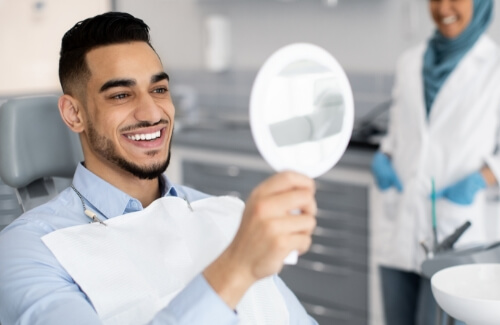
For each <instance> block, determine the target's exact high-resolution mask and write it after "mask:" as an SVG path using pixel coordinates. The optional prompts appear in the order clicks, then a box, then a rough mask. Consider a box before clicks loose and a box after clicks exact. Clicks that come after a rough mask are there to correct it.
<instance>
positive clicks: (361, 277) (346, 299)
mask: <svg viewBox="0 0 500 325" xmlns="http://www.w3.org/2000/svg"><path fill="white" fill-rule="evenodd" d="M172 158H175V159H173V160H172V162H171V167H172V168H171V167H169V171H168V173H171V174H169V176H170V178H175V177H177V179H176V180H175V181H176V182H179V183H182V184H184V185H187V186H190V187H193V188H196V189H198V190H201V191H203V192H206V193H209V194H212V195H235V196H238V197H240V198H241V199H243V200H245V199H246V198H247V197H248V195H249V194H250V192H251V191H252V189H253V188H254V187H255V186H256V185H257V184H259V183H260V182H261V181H263V180H264V179H266V178H267V177H269V176H270V175H271V174H272V173H273V171H272V170H271V169H270V168H269V167H268V166H267V164H266V163H265V162H264V161H263V160H262V159H261V158H260V157H259V156H258V155H257V154H256V155H248V154H237V153H236V154H234V153H228V152H224V151H215V150H209V151H206V152H204V151H203V150H199V149H189V148H182V147H177V148H174V153H173V155H172ZM172 173H173V174H175V175H172ZM350 173H351V174H352V175H354V174H356V175H358V174H359V173H358V172H352V171H351V172H350ZM352 175H351V176H352ZM352 179H353V178H352V177H350V175H349V171H347V170H344V171H342V170H338V171H334V170H332V171H331V172H329V173H328V174H327V175H325V176H322V177H320V178H319V179H317V180H316V186H317V192H316V200H317V203H318V214H317V227H316V229H315V232H314V234H313V243H312V245H311V248H310V250H309V252H308V253H306V254H304V255H303V256H301V257H300V258H299V261H298V263H297V265H287V266H285V267H284V268H283V270H282V272H281V273H280V276H281V277H282V279H283V280H284V281H285V282H286V284H287V285H288V286H289V287H290V289H292V291H293V292H294V293H295V294H296V295H297V297H298V298H299V300H300V301H301V302H302V304H303V305H304V307H305V308H306V310H307V311H308V313H309V314H311V315H312V316H313V317H314V318H315V319H316V320H317V321H318V322H319V323H320V324H336V325H361V324H363V325H366V324H368V323H369V322H370V320H369V318H370V316H369V315H370V312H369V306H370V303H369V300H370V295H369V293H370V292H369V291H370V290H369V287H370V253H369V245H370V243H369V242H370V236H369V233H370V231H369V229H370V227H369V222H368V212H369V184H368V183H369V182H365V181H364V180H362V179H359V177H358V180H355V181H354V182H353V181H351V180H352Z"/></svg>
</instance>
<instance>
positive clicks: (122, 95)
mask: <svg viewBox="0 0 500 325" xmlns="http://www.w3.org/2000/svg"><path fill="white" fill-rule="evenodd" d="M127 96H128V95H127V94H117V95H114V96H113V97H111V98H113V99H124V98H127Z"/></svg>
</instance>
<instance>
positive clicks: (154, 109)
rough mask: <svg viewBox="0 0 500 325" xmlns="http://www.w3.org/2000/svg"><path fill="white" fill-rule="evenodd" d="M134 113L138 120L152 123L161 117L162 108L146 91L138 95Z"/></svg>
mask: <svg viewBox="0 0 500 325" xmlns="http://www.w3.org/2000/svg"><path fill="white" fill-rule="evenodd" d="M134 115H135V118H136V119H137V120H138V121H144V122H150V123H151V124H154V123H156V122H158V121H159V120H161V119H162V117H163V110H162V108H161V107H160V106H159V104H158V103H157V102H156V101H155V100H154V98H153V97H152V96H151V95H150V94H149V93H148V94H144V95H141V96H139V98H138V101H137V107H136V108H135V114H134Z"/></svg>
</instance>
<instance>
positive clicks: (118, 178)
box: [85, 163, 161, 208]
mask: <svg viewBox="0 0 500 325" xmlns="http://www.w3.org/2000/svg"><path fill="white" fill-rule="evenodd" d="M89 165H90V166H89ZM85 167H86V168H87V169H88V170H90V171H91V172H92V173H94V174H96V175H97V176H99V177H100V178H102V179H103V180H105V181H106V182H108V183H110V184H111V185H113V186H114V187H116V188H118V189H120V190H121V191H123V192H124V193H127V194H128V195H130V196H131V197H133V198H135V199H137V200H139V201H140V202H141V204H142V206H143V207H144V208H145V207H147V206H148V205H150V204H151V203H152V202H153V201H154V200H156V199H158V198H159V197H160V196H161V189H160V181H159V178H158V177H157V178H155V179H140V178H138V177H136V176H134V175H132V174H131V173H129V172H126V171H124V170H121V169H118V168H112V169H103V168H92V167H93V166H92V164H88V163H85Z"/></svg>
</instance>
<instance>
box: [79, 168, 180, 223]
mask: <svg viewBox="0 0 500 325" xmlns="http://www.w3.org/2000/svg"><path fill="white" fill-rule="evenodd" d="M73 185H74V186H75V188H76V190H77V191H78V192H80V194H81V195H82V196H83V198H84V200H85V201H86V204H87V205H89V207H90V208H91V209H93V211H94V212H97V213H99V214H100V215H101V216H103V217H105V218H108V219H109V218H114V217H117V216H120V215H123V214H126V213H129V212H134V211H140V210H142V209H143V207H142V204H141V202H139V200H137V199H135V198H133V197H131V196H130V195H128V194H126V193H125V192H123V191H121V190H120V189H118V188H116V187H114V186H113V185H111V184H110V183H108V182H106V181H105V180H103V179H102V178H100V177H99V176H97V175H96V174H94V173H92V172H91V171H90V170H88V169H87V168H85V167H84V166H83V165H82V164H78V166H77V168H76V171H75V175H74V177H73ZM160 192H161V196H162V197H164V196H178V194H177V190H176V189H175V187H174V185H173V184H172V183H171V182H170V181H169V180H168V178H167V177H166V176H165V175H163V174H162V175H161V176H160Z"/></svg>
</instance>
